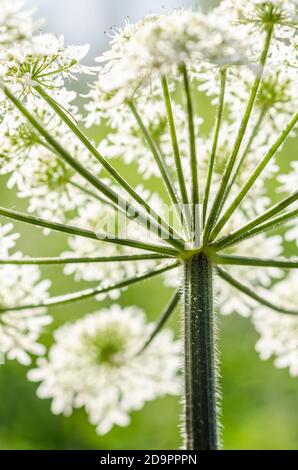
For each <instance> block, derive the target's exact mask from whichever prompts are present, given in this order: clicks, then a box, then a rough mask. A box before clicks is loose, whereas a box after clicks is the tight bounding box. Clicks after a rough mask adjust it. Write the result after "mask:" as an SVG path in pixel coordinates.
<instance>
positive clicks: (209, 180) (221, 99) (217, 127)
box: [203, 67, 227, 227]
mask: <svg viewBox="0 0 298 470" xmlns="http://www.w3.org/2000/svg"><path fill="white" fill-rule="evenodd" d="M226 82H227V69H226V67H225V68H222V69H221V70H220V93H219V102H218V108H217V116H216V123H215V130H214V138H213V144H212V150H211V155H210V159H209V166H208V174H207V182H206V189H205V194H204V201H203V227H205V224H206V218H207V210H208V203H209V195H210V189H211V183H212V176H213V169H214V164H215V158H216V152H217V146H218V138H219V131H220V126H221V122H222V117H223V110H224V99H225V90H226Z"/></svg>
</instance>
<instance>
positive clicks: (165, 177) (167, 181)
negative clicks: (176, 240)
mask: <svg viewBox="0 0 298 470" xmlns="http://www.w3.org/2000/svg"><path fill="white" fill-rule="evenodd" d="M127 105H128V107H129V108H130V110H131V112H132V114H133V115H134V117H135V119H136V121H137V123H138V125H139V127H140V129H141V131H142V134H143V136H144V139H145V141H146V142H147V144H148V146H149V148H150V150H151V153H152V155H153V157H154V160H155V162H156V164H157V166H158V169H159V171H160V174H161V177H162V181H163V183H164V185H165V187H166V189H167V192H168V194H169V196H170V199H171V201H172V203H173V205H174V208H175V210H178V208H179V207H180V204H179V199H178V197H177V194H176V190H175V186H174V183H173V181H172V179H171V176H170V174H169V170H168V168H167V165H166V163H165V161H164V159H163V157H162V155H161V154H160V150H159V148H158V146H157V145H156V143H155V142H154V140H153V138H152V136H151V135H150V133H149V131H148V129H147V128H146V126H145V124H144V122H143V120H142V118H141V116H140V114H139V112H138V110H137V107H136V105H135V104H134V102H133V101H131V100H129V101H127ZM178 213H179V210H178ZM179 215H180V214H179ZM179 219H180V217H179Z"/></svg>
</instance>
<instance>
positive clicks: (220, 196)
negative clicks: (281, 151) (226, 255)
mask: <svg viewBox="0 0 298 470" xmlns="http://www.w3.org/2000/svg"><path fill="white" fill-rule="evenodd" d="M273 29H274V28H273V25H269V26H268V29H267V33H266V39H265V43H264V47H263V51H262V54H261V57H260V67H261V69H260V70H259V71H257V76H256V78H255V81H254V84H253V87H252V89H251V93H250V97H249V100H248V103H247V106H246V110H245V113H244V116H243V119H242V122H241V125H240V128H239V131H238V135H237V138H236V142H235V145H234V149H233V151H232V153H231V156H230V157H229V159H228V162H227V166H226V168H225V170H224V174H223V177H222V181H221V184H220V187H219V190H218V192H217V194H216V197H215V200H214V202H213V204H212V207H211V211H210V214H209V217H208V219H207V223H206V226H205V230H204V243H207V242H208V241H209V238H210V234H211V232H212V230H213V228H214V224H215V223H216V220H217V218H218V215H219V213H220V211H221V209H222V204H223V201H224V197H225V194H226V188H227V186H228V184H229V181H230V178H231V175H232V172H233V169H234V166H235V163H236V160H237V157H238V154H239V150H240V148H241V144H242V142H243V139H244V136H245V133H246V129H247V126H248V124H249V121H250V117H251V113H252V110H253V107H254V103H255V100H256V97H257V93H258V90H259V87H260V84H261V80H262V76H263V71H264V67H265V63H266V60H267V56H268V52H269V47H270V43H271V39H272V35H273Z"/></svg>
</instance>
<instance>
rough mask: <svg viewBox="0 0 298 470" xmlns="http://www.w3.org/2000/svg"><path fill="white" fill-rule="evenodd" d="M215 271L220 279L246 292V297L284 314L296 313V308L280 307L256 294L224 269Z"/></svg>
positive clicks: (297, 312) (297, 311) (297, 313)
mask: <svg viewBox="0 0 298 470" xmlns="http://www.w3.org/2000/svg"><path fill="white" fill-rule="evenodd" d="M217 273H218V275H219V277H221V279H223V280H224V281H226V282H227V283H228V284H230V285H231V286H232V287H235V288H236V289H237V290H239V291H240V292H242V293H243V294H246V295H247V296H248V297H250V298H251V299H253V300H255V301H256V302H258V303H259V304H261V305H264V306H265V307H268V308H269V309H271V310H274V311H275V312H278V313H284V314H286V315H298V310H294V309H288V308H284V307H282V306H281V305H276V304H274V303H272V302H270V301H269V300H267V299H266V298H265V297H262V296H261V295H258V294H256V292H255V291H254V290H252V289H251V288H250V287H248V286H247V285H245V284H243V283H242V282H240V281H238V280H237V279H235V278H234V277H233V276H231V275H230V274H229V273H227V271H225V270H224V269H222V268H217Z"/></svg>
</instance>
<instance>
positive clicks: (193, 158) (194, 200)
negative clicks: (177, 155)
mask: <svg viewBox="0 0 298 470" xmlns="http://www.w3.org/2000/svg"><path fill="white" fill-rule="evenodd" d="M181 73H182V76H183V82H184V89H185V95H186V107H187V116H188V131H189V151H190V170H191V206H192V238H193V242H194V243H195V244H199V237H200V227H199V223H200V214H199V204H200V195H199V180H198V162H197V149H196V136H195V126H194V109H193V102H192V96H191V89H190V83H189V79H188V73H187V68H186V65H185V64H183V65H181Z"/></svg>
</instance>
